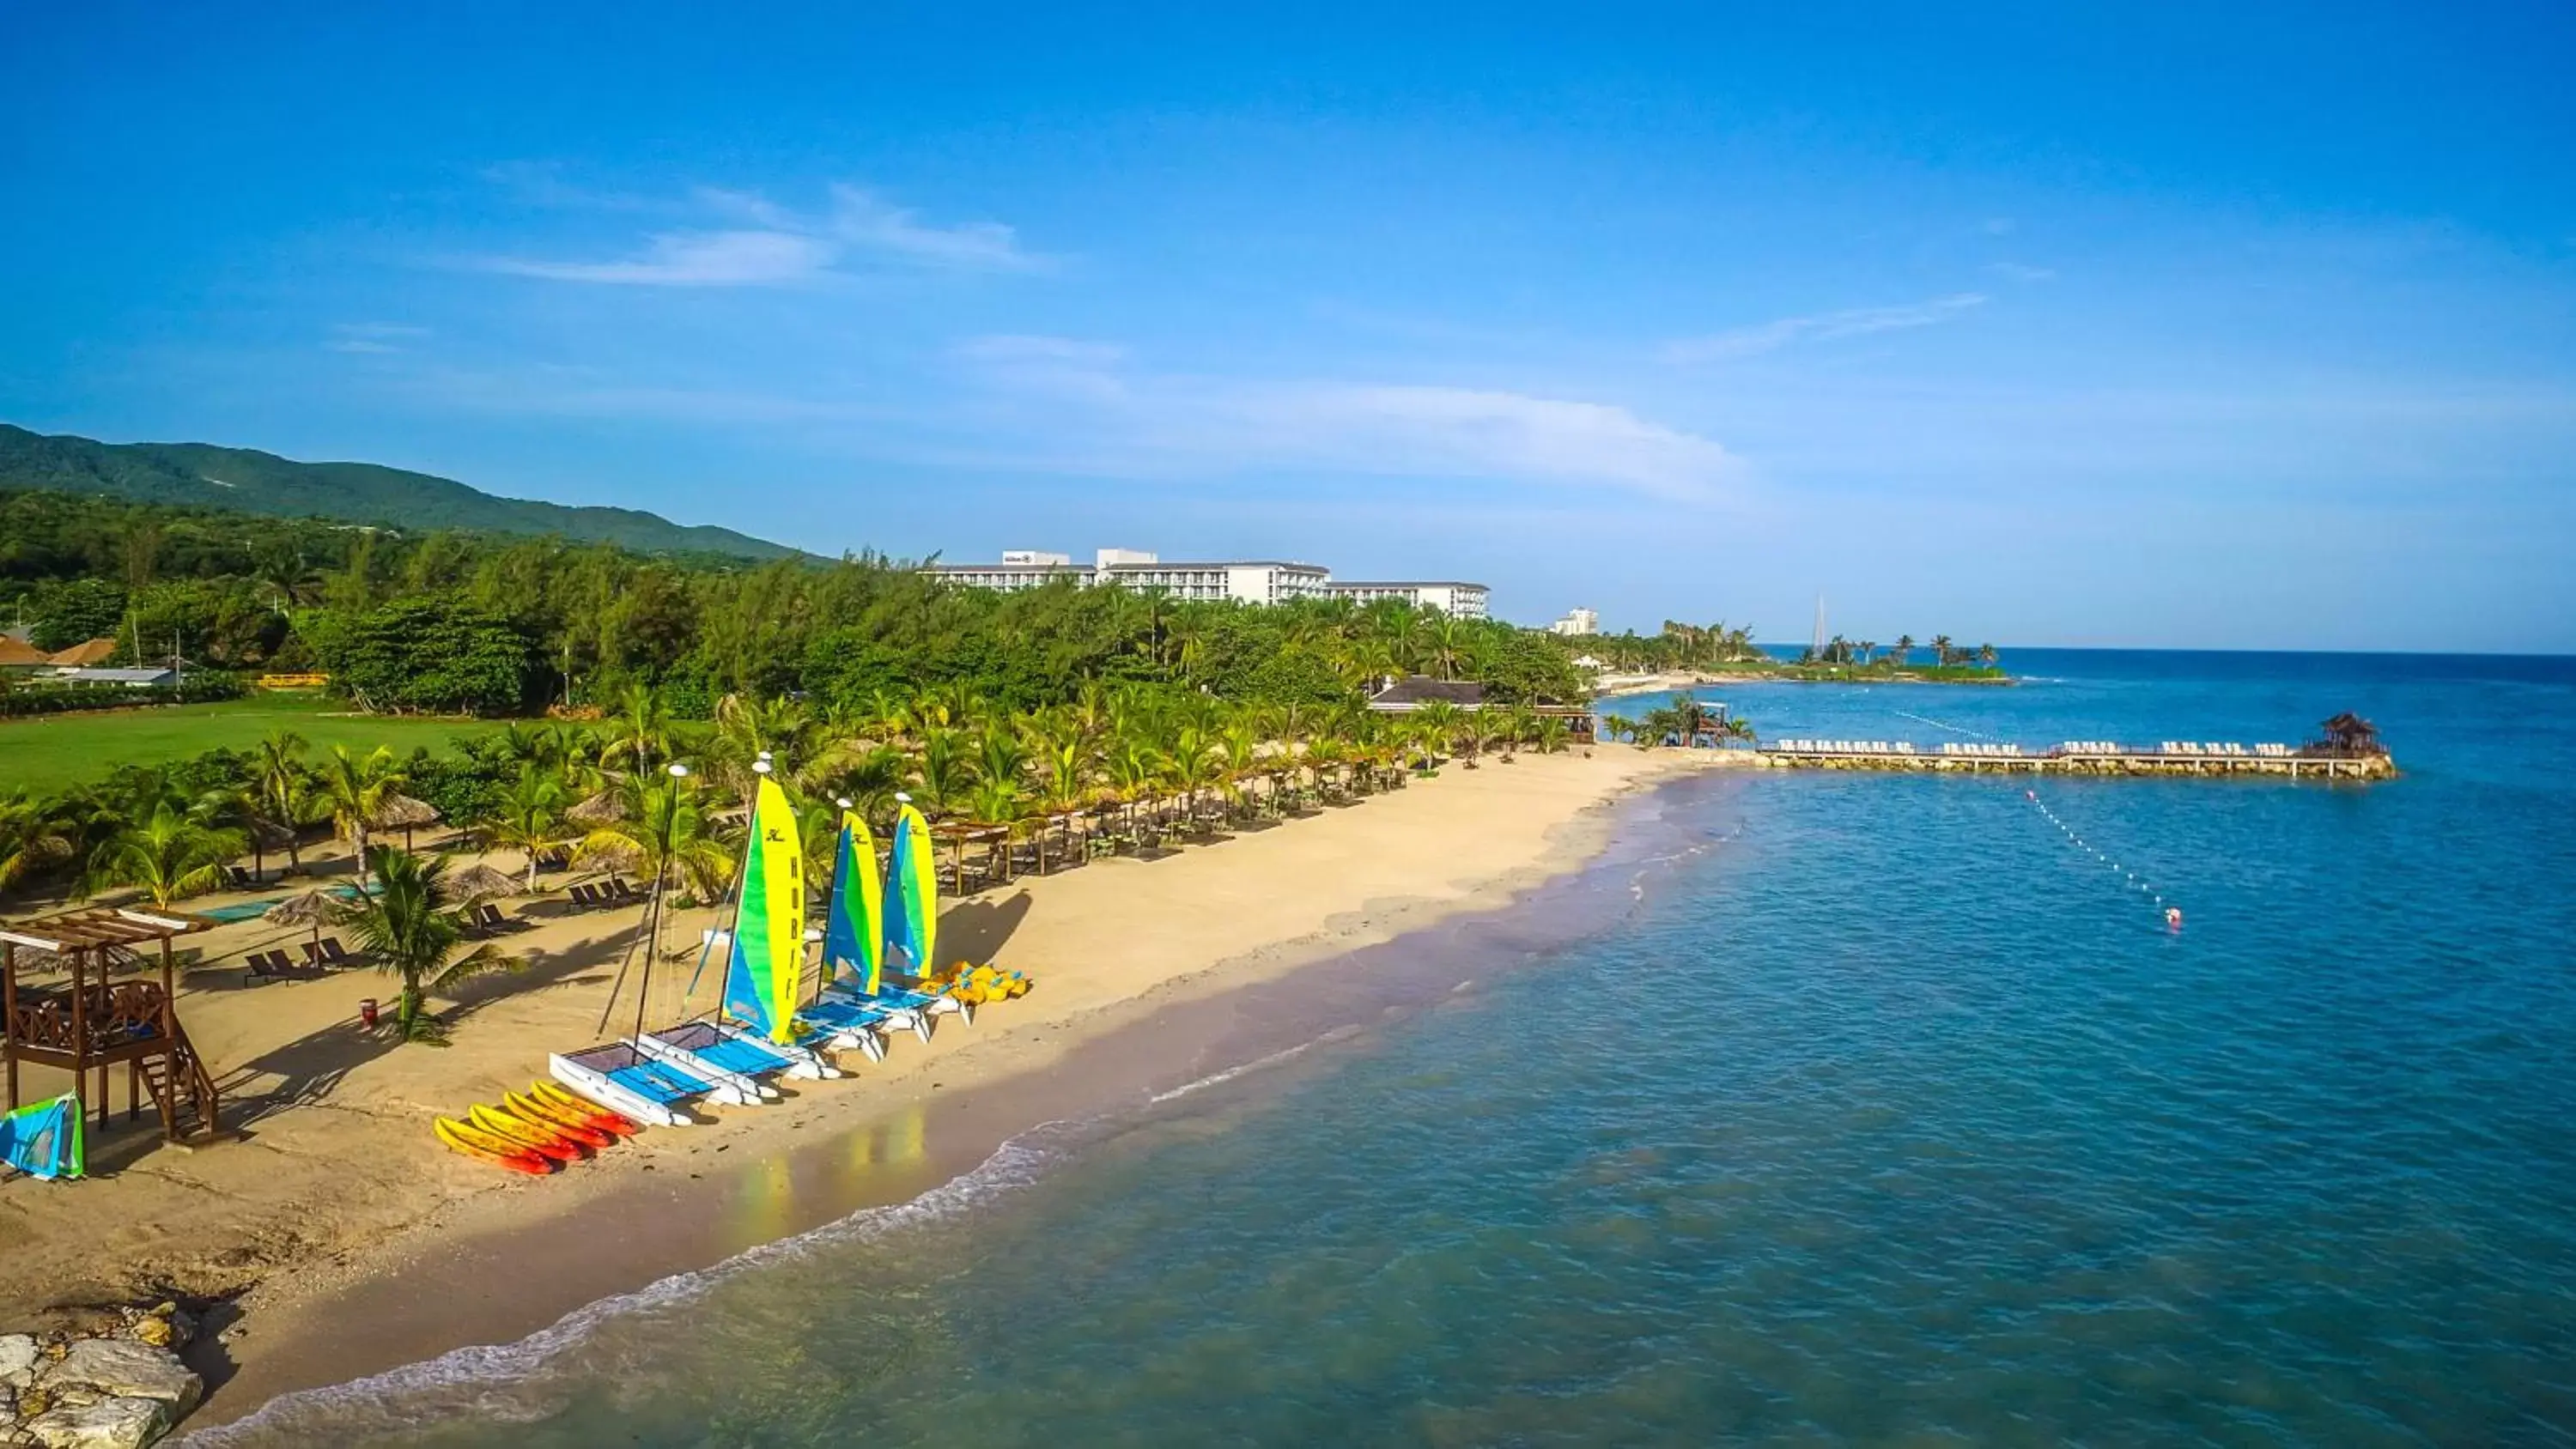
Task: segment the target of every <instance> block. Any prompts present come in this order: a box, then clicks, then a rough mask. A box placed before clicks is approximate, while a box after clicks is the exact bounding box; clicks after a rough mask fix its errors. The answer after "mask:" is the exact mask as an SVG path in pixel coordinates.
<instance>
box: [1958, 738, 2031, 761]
mask: <svg viewBox="0 0 2576 1449" xmlns="http://www.w3.org/2000/svg"><path fill="white" fill-rule="evenodd" d="M1941 753H1943V754H1945V755H1963V756H1966V757H1967V758H1969V759H1976V760H2019V759H2025V758H2027V756H2026V755H2024V754H2023V753H2022V748H2021V746H2019V745H1991V744H1983V743H1978V742H1974V741H1970V742H1967V743H1961V742H1959V741H1957V740H1952V741H1950V742H1949V743H1948V744H1945V745H1943V746H1942V747H1941Z"/></svg>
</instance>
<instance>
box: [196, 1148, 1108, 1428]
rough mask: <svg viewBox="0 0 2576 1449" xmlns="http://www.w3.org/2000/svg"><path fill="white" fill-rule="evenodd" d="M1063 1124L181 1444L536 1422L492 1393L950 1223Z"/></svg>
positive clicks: (999, 1190)
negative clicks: (745, 1292) (468, 1417)
mask: <svg viewBox="0 0 2576 1449" xmlns="http://www.w3.org/2000/svg"><path fill="white" fill-rule="evenodd" d="M1070 1125H1073V1124H1070V1123H1064V1122H1048V1123H1042V1124H1040V1125H1039V1126H1037V1127H1034V1128H1031V1129H1030V1130H1029V1131H1028V1132H1025V1133H1022V1134H1021V1135H1020V1136H1018V1137H1014V1138H1012V1139H1011V1140H1010V1141H1008V1142H1005V1143H1003V1144H1002V1145H1001V1146H1000V1147H998V1148H996V1149H994V1152H993V1155H992V1156H990V1157H988V1158H986V1159H984V1161H983V1163H982V1164H981V1165H980V1166H978V1167H976V1168H975V1169H974V1170H973V1171H971V1172H968V1173H965V1174H963V1175H961V1176H959V1177H956V1178H952V1179H950V1180H949V1181H947V1182H945V1183H942V1184H940V1185H939V1186H937V1187H934V1188H932V1189H930V1190H929V1191H928V1192H925V1193H923V1194H922V1195H921V1196H919V1197H916V1198H913V1199H911V1200H910V1201H907V1202H900V1203H888V1204H885V1205H882V1206H878V1207H870V1208H861V1209H860V1210H858V1211H857V1212H854V1213H852V1214H850V1215H849V1216H848V1217H845V1218H840V1219H838V1220H836V1221H833V1222H829V1223H826V1224H824V1225H823V1226H821V1227H819V1228H814V1229H811V1230H809V1231H806V1232H803V1233H798V1234H795V1235H794V1236H792V1237H785V1238H780V1239H778V1240H776V1241H774V1242H768V1243H762V1244H760V1245H758V1246H757V1247H752V1248H746V1249H744V1250H743V1251H742V1252H739V1253H736V1254H735V1255H733V1256H732V1257H730V1258H727V1259H725V1260H724V1261H723V1262H721V1263H718V1264H716V1265H714V1266H713V1267H710V1268H701V1269H698V1270H696V1271H693V1272H687V1273H675V1274H673V1275H671V1276H670V1277H668V1278H664V1279H662V1280H660V1281H658V1282H655V1283H652V1284H650V1285H648V1286H646V1287H643V1288H639V1289H637V1290H636V1291H634V1292H632V1293H620V1294H617V1295H614V1296H612V1297H608V1298H602V1299H600V1300H599V1301H597V1302H595V1303H590V1304H585V1305H584V1306H582V1307H580V1308H577V1309H574V1310H573V1311H572V1312H570V1313H567V1314H565V1315H564V1316H563V1317H562V1318H560V1319H557V1320H556V1321H555V1322H554V1323H553V1324H551V1325H549V1326H547V1327H545V1328H542V1329H539V1330H538V1331H536V1332H535V1333H532V1334H529V1335H528V1336H527V1337H525V1338H522V1339H520V1340H518V1341H517V1342H515V1343H503V1344H471V1345H468V1346H466V1347H463V1348H457V1349H451V1350H449V1351H448V1352H446V1353H443V1354H440V1355H439V1356H438V1357H436V1358H433V1359H426V1360H423V1361H422V1362H419V1363H413V1364H405V1365H404V1366H402V1367H401V1368H396V1369H387V1370H386V1371H384V1372H383V1373H378V1374H369V1375H368V1376H366V1377H365V1378H359V1379H352V1380H350V1381H348V1382H347V1383H342V1384H334V1385H331V1386H329V1387H327V1388H319V1389H303V1390H299V1391H297V1392H294V1393H290V1394H281V1395H279V1396H278V1397H276V1398H274V1399H271V1400H270V1401H269V1402H267V1403H265V1404H263V1405H261V1406H260V1407H259V1408H258V1409H256V1410H254V1411H252V1412H251V1413H249V1414H246V1415H244V1416H242V1417H241V1418H239V1419H236V1420H234V1421H233V1422H231V1423H229V1424H218V1425H215V1426H213V1427H211V1428H207V1429H201V1430H199V1431H197V1432H196V1433H193V1434H189V1435H187V1436H186V1437H185V1438H184V1439H183V1440H181V1441H180V1442H182V1443H185V1444H188V1445H191V1446H207V1449H220V1446H227V1445H243V1446H254V1445H260V1444H266V1443H273V1442H285V1443H298V1444H303V1443H336V1444H354V1443H363V1442H365V1441H366V1440H368V1439H369V1438H372V1437H374V1436H376V1435H380V1434H393V1433H400V1432H405V1431H409V1430H415V1429H419V1428H423V1427H425V1426H426V1425H427V1424H429V1423H433V1422H438V1421H441V1420H444V1419H446V1418H448V1417H450V1416H451V1415H454V1414H458V1413H469V1414H472V1415H474V1416H477V1417H480V1418H483V1419H487V1420H494V1421H499V1422H524V1421H526V1420H530V1419H534V1418H541V1417H543V1416H544V1415H545V1414H546V1413H549V1412H552V1411H551V1409H547V1408H538V1407H533V1406H522V1405H520V1404H518V1403H515V1402H513V1401H512V1400H510V1399H509V1398H508V1397H507V1396H505V1395H503V1394H501V1393H499V1392H498V1391H499V1390H501V1389H503V1388H505V1387H508V1386H512V1385H516V1384H520V1383H524V1382H526V1381H527V1380H528V1379H529V1378H530V1377H531V1376H532V1375H534V1374H535V1373H536V1372H537V1371H538V1370H540V1369H542V1368H544V1367H545V1366H546V1364H547V1363H548V1362H550V1361H551V1360H553V1359H555V1358H556V1357H558V1356H559V1355H561V1354H563V1353H564V1352H565V1351H567V1350H569V1349H572V1348H574V1347H576V1346H578V1345H579V1344H581V1343H582V1342H583V1341H584V1340H586V1339H588V1338H589V1337H590V1335H591V1334H592V1333H593V1332H594V1331H596V1330H598V1329H600V1328H602V1327H605V1326H607V1325H609V1324H611V1323H613V1322H615V1321H617V1320H619V1319H623V1318H628V1317H631V1316H634V1315H637V1314H641V1313H647V1312H651V1311H653V1310H656V1309H667V1308H670V1307H673V1306H675V1305H678V1304H683V1303H686V1302H688V1301H690V1300H692V1299H694V1298H697V1297H699V1296H701V1295H703V1294H704V1293H706V1292H707V1291H708V1290H709V1289H712V1288H714V1287H715V1286H716V1285H717V1284H720V1283H722V1282H724V1281H726V1280H727V1279H729V1278H733V1277H736V1276H738V1275H740V1274H742V1273H746V1272H750V1271H752V1270H754V1269H758V1268H763V1267H768V1266H771V1265H774V1264H778V1263H781V1262H790V1261H794V1260H796V1259H800V1258H804V1257H807V1256H809V1255H811V1254H813V1253H815V1252H817V1251H819V1250H822V1249H826V1248H831V1247H837V1246H841V1245H844V1244H849V1243H859V1242H867V1241H870V1240H872V1239H875V1238H879V1237H883V1236H885V1235H886V1234H888V1233H892V1232H896V1231H899V1230H902V1229H904V1228H909V1227H914V1226H918V1225H921V1224H925V1223H932V1222H936V1221H938V1220H940V1219H943V1218H948V1217H953V1216H955V1215H957V1214H959V1213H962V1212H964V1211H966V1210H968V1209H970V1208H973V1207H975V1206H977V1205H978V1204H980V1203H983V1202H986V1201H989V1200H991V1199H993V1198H995V1197H999V1196H1002V1195H1004V1194H1007V1193H1010V1192H1014V1191H1017V1190H1018V1189H1020V1188H1023V1187H1027V1186H1028V1185H1030V1184H1031V1183H1034V1182H1035V1181H1037V1179H1038V1177H1039V1175H1040V1174H1041V1173H1042V1172H1043V1171H1044V1170H1045V1168H1046V1166H1047V1164H1048V1163H1050V1162H1051V1161H1053V1160H1054V1159H1055V1158H1056V1157H1057V1156H1059V1155H1060V1154H1059V1152H1058V1151H1057V1150H1055V1149H1050V1148H1046V1147H1040V1146H1036V1145H1034V1144H1032V1143H1031V1142H1030V1141H1029V1140H1028V1139H1029V1138H1031V1137H1034V1136H1037V1135H1038V1134H1040V1133H1045V1132H1048V1131H1049V1130H1050V1129H1058V1128H1063V1127H1066V1126H1070ZM272 1436H274V1437H272Z"/></svg>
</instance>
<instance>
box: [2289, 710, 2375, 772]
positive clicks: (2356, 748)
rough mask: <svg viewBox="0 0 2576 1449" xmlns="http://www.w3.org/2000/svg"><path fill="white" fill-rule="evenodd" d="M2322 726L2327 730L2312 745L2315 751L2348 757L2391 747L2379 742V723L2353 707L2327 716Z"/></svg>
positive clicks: (2360, 756)
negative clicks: (2369, 719)
mask: <svg viewBox="0 0 2576 1449" xmlns="http://www.w3.org/2000/svg"><path fill="white" fill-rule="evenodd" d="M2319 728H2320V729H2323V730H2324V731H2325V737H2324V738H2323V739H2320V740H2317V741H2315V742H2314V743H2312V744H2310V745H2309V746H2308V749H2309V750H2310V751H2312V752H2314V753H2317V754H2323V755H2333V756H2337V757H2339V758H2342V759H2348V760H2358V759H2368V758H2371V757H2374V756H2378V755H2385V754H2387V753H2388V747H2387V746H2386V745H2383V744H2381V743H2380V742H2379V726H2377V725H2374V724H2372V723H2371V722H2370V721H2368V720H2366V719H2363V718H2362V717H2361V716H2360V715H2357V714H2354V713H2352V712H2351V711H2350V710H2346V711H2345V712H2344V713H2342V714H2339V715H2336V716H2335V717H2334V718H2333V719H2330V720H2327V721H2326V722H2325V723H2324V724H2323V725H2321V726H2319Z"/></svg>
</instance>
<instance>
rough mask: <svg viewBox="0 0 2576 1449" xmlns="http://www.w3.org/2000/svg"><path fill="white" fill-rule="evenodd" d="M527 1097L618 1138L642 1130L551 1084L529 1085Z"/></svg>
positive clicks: (587, 1099)
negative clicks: (580, 1119) (574, 1115)
mask: <svg viewBox="0 0 2576 1449" xmlns="http://www.w3.org/2000/svg"><path fill="white" fill-rule="evenodd" d="M528 1095H529V1096H531V1097H534V1098H536V1099H537V1101H538V1103H539V1104H540V1105H543V1106H547V1107H554V1108H558V1109H560V1110H562V1111H566V1112H571V1113H574V1114H576V1115H578V1116H580V1117H581V1118H582V1119H583V1120H584V1121H586V1122H588V1123H590V1124H591V1125H592V1126H594V1127H597V1128H599V1129H600V1130H602V1131H605V1132H614V1133H616V1134H617V1135H618V1136H620V1137H632V1136H634V1135H635V1134H636V1133H638V1132H641V1131H643V1130H644V1128H643V1126H642V1125H641V1124H640V1123H637V1122H635V1121H633V1120H631V1119H629V1118H626V1117H622V1116H620V1115H618V1114H617V1113H615V1112H612V1111H610V1110H608V1109H607V1108H606V1107H603V1106H601V1105H599V1104H598V1103H597V1102H594V1101H592V1100H590V1099H589V1098H588V1097H582V1096H576V1095H574V1094H573V1093H571V1092H567V1091H565V1090H564V1089H563V1088H561V1087H558V1086H556V1085H555V1084H554V1083H552V1082H531V1083H529V1084H528Z"/></svg>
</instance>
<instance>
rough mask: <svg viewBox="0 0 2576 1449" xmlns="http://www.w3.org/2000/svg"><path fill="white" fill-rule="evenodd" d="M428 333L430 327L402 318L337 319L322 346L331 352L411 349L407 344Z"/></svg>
mask: <svg viewBox="0 0 2576 1449" xmlns="http://www.w3.org/2000/svg"><path fill="white" fill-rule="evenodd" d="M428 335H429V329H428V328H426V327H414V326H411V325H409V324H408V323H402V322H335V323H333V324H332V325H331V336H330V338H329V339H328V340H326V341H325V342H324V343H323V344H322V346H323V347H324V348H325V349H327V350H329V351H332V352H354V353H362V354H383V353H390V352H404V351H408V350H409V348H408V347H407V346H406V345H405V344H407V343H409V342H412V341H414V340H416V339H418V338H422V337H427V336H428Z"/></svg>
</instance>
